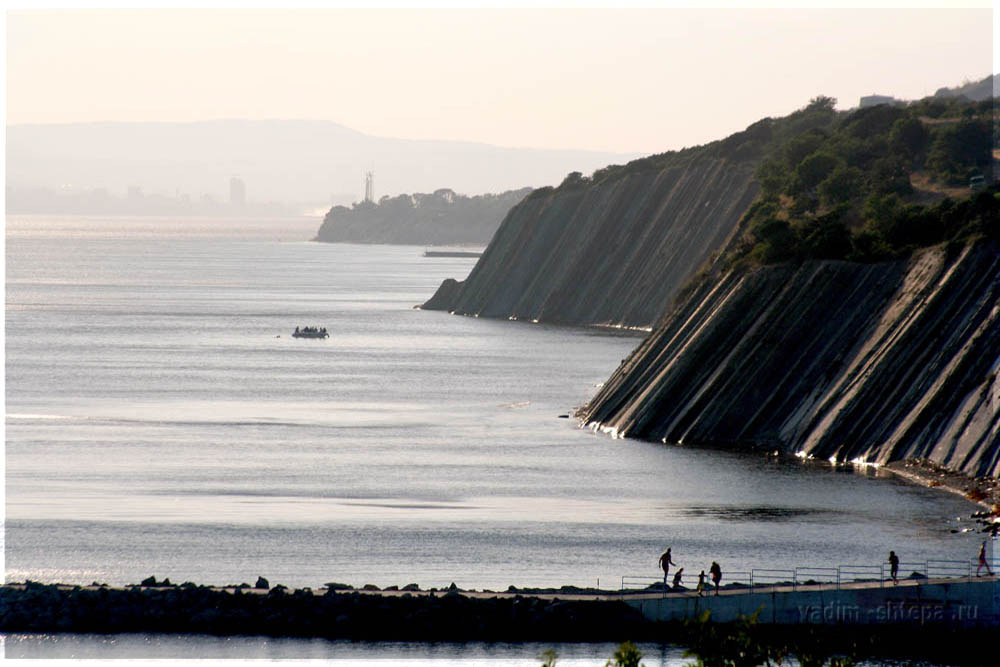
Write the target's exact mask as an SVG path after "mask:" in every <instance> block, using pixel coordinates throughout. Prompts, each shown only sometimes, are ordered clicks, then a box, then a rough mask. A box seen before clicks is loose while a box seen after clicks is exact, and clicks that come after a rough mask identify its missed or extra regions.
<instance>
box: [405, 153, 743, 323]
mask: <svg viewBox="0 0 1000 667" xmlns="http://www.w3.org/2000/svg"><path fill="white" fill-rule="evenodd" d="M753 170H754V166H753V163H750V162H744V161H736V160H728V159H725V158H716V157H708V156H706V157H701V158H700V159H694V160H692V161H691V162H690V163H685V164H678V165H669V166H666V167H663V168H648V169H641V170H625V171H623V172H620V173H617V174H615V175H614V176H610V177H607V178H603V179H599V178H597V177H596V176H597V175H595V178H594V179H584V178H581V177H580V175H579V174H571V175H570V177H568V178H567V182H564V183H563V185H562V186H560V187H559V188H558V189H552V188H544V189H541V190H536V191H535V192H534V193H532V194H531V195H529V196H528V197H527V198H526V199H525V200H524V201H522V202H521V203H520V204H518V205H517V206H515V207H514V208H513V209H512V210H511V211H510V213H509V214H508V215H507V217H506V218H505V219H504V221H503V222H502V223H501V225H500V228H499V229H498V230H497V233H496V235H495V236H494V237H493V240H492V241H491V242H490V245H489V247H488V248H487V250H486V252H485V254H484V255H483V257H482V258H481V259H480V261H479V263H478V264H476V266H475V268H474V269H473V270H472V272H471V273H470V274H469V277H468V278H467V279H466V280H465V281H464V282H457V281H455V280H448V281H445V283H444V284H443V285H442V286H441V287H440V288H439V289H438V291H437V293H436V294H435V295H434V296H433V297H432V298H431V299H430V300H429V301H427V303H425V304H423V306H422V307H423V308H426V309H431V310H448V311H452V312H455V313H458V314H463V315H476V316H484V317H496V318H511V319H523V320H534V321H545V322H553V323H560V324H584V325H587V324H606V325H613V326H623V327H639V328H647V327H650V326H651V325H652V324H653V322H655V321H656V319H657V318H658V317H659V316H660V315H661V314H662V313H663V312H664V311H665V310H666V308H667V306H668V305H669V303H670V301H671V300H672V299H673V297H674V296H675V294H676V293H677V290H678V289H679V288H680V287H681V286H682V285H683V283H684V282H685V280H686V279H687V278H688V277H689V276H690V275H691V274H692V273H694V272H695V271H696V270H697V269H698V268H699V267H700V266H701V265H702V264H704V263H705V262H706V261H708V260H709V258H710V257H711V256H712V254H713V253H715V252H718V251H719V250H721V249H722V248H723V247H724V246H725V244H726V243H727V242H728V241H729V240H730V239H731V237H732V235H733V234H734V232H735V230H736V228H737V226H738V224H739V221H740V217H741V216H742V215H743V213H744V212H745V211H746V209H747V207H748V206H749V205H750V203H751V202H752V201H753V200H754V198H755V197H756V196H757V192H758V187H757V184H756V182H755V181H754V177H753Z"/></svg>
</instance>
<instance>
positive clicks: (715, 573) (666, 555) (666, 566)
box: [658, 548, 722, 596]
mask: <svg viewBox="0 0 1000 667" xmlns="http://www.w3.org/2000/svg"><path fill="white" fill-rule="evenodd" d="M658 565H659V566H660V568H661V569H662V570H663V587H664V588H666V586H667V577H668V576H669V575H670V566H671V565H677V563H675V562H674V561H673V556H672V555H671V553H670V549H669V548H668V549H667V550H666V551H664V552H663V553H662V554H660V560H659V563H658ZM708 572H709V574H710V575H711V577H712V583H714V584H715V594H716V595H718V594H719V582H720V581H722V567H720V566H719V564H718V563H717V562H715V561H714V560H713V561H712V565H711V566H710V567H709V568H708ZM683 573H684V568H683V567H681V568H678V570H677V573H676V574H674V579H673V588H680V586H681V577H682V576H683ZM704 592H705V570H702V571H701V574H699V575H698V595H699V596H701V595H704Z"/></svg>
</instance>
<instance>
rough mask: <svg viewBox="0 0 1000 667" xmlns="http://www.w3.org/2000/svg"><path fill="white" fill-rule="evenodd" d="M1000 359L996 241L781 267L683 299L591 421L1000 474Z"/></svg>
mask: <svg viewBox="0 0 1000 667" xmlns="http://www.w3.org/2000/svg"><path fill="white" fill-rule="evenodd" d="M998 366H1000V252H998V249H997V246H996V244H995V243H992V242H980V243H977V244H973V245H969V246H966V247H964V248H959V249H953V250H952V251H950V252H949V250H948V249H946V248H944V247H936V248H931V249H928V250H924V251H922V252H919V253H918V254H916V255H914V256H913V257H912V258H911V259H909V260H907V261H897V262H889V263H882V264H872V265H865V264H853V263H849V262H831V261H825V262H810V263H806V264H803V265H801V266H776V267H767V268H760V269H757V270H753V271H750V272H744V273H735V272H734V273H730V274H728V275H726V276H724V277H722V278H721V279H719V280H711V281H703V284H702V285H700V286H699V287H697V288H695V289H694V290H693V291H692V292H691V293H690V294H688V295H687V296H686V297H684V298H682V299H679V300H678V302H677V303H675V304H674V306H673V309H672V310H671V312H670V313H669V314H668V315H667V316H665V317H664V319H663V320H662V321H661V322H660V323H659V325H658V326H657V327H656V329H655V330H654V331H653V333H652V334H651V335H650V336H649V337H648V338H647V339H646V340H645V341H644V342H643V343H642V344H641V345H640V346H639V347H638V348H637V349H636V350H635V351H634V352H633V353H632V354H631V355H630V356H629V358H628V359H626V360H625V362H623V364H622V365H621V367H619V369H618V370H617V371H616V372H615V374H614V375H613V376H612V377H611V378H610V379H609V381H608V382H607V383H606V384H605V386H604V387H603V388H602V389H601V391H600V393H599V394H598V395H597V396H595V397H594V399H593V400H592V402H591V403H590V404H589V405H588V406H587V407H586V408H584V409H583V410H582V411H581V413H580V417H581V418H582V419H583V420H584V421H585V422H587V423H589V424H590V425H592V426H594V427H599V428H601V429H604V430H607V431H609V432H611V433H613V434H615V435H617V436H630V437H638V438H644V439H653V440H662V441H664V442H674V443H712V444H742V445H746V444H758V445H762V446H766V447H768V448H774V449H781V450H784V451H786V452H795V453H799V452H801V453H802V455H807V456H814V457H816V458H823V459H828V458H831V457H835V458H836V459H837V460H839V461H845V460H855V459H860V460H862V461H866V462H878V463H885V462H888V461H893V460H898V459H903V458H910V457H917V458H927V459H930V460H932V461H934V462H936V463H938V464H941V465H944V466H947V467H949V468H952V469H956V470H961V471H964V472H966V473H969V474H972V475H991V476H998V475H1000V382H998V381H997V379H996V373H997V368H998Z"/></svg>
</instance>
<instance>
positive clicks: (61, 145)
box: [7, 120, 639, 210]
mask: <svg viewBox="0 0 1000 667" xmlns="http://www.w3.org/2000/svg"><path fill="white" fill-rule="evenodd" d="M638 156H639V154H618V153H604V152H595V151H582V150H581V151H574V150H542V149H530V148H501V147H497V146H490V145H487V144H478V143H469V142H457V141H413V140H406V139H390V138H384V137H374V136H371V135H367V134H363V133H361V132H357V131H355V130H352V129H350V128H347V127H344V126H342V125H338V124H337V123H333V122H328V121H310V120H217V121H203V122H193V123H117V122H104V123H80V124H64V125H13V126H10V127H8V128H7V187H8V190H9V191H10V190H11V189H13V190H14V191H18V190H31V189H36V190H37V189H39V188H48V189H52V190H53V191H56V192H64V193H66V192H73V193H77V194H79V193H81V192H87V191H92V190H102V191H104V192H103V193H102V196H107V195H110V196H112V197H124V196H125V195H126V192H128V188H129V187H132V188H133V191H132V193H133V195H134V194H135V193H136V188H139V189H141V193H142V194H143V195H150V194H153V195H158V196H165V197H185V196H186V197H190V198H192V200H194V201H200V200H201V199H202V198H203V196H205V195H207V196H208V197H209V198H210V199H214V200H216V201H221V202H225V201H227V200H228V199H229V184H230V179H231V178H233V177H238V178H239V179H241V180H242V181H243V182H244V183H245V185H246V201H247V202H248V203H249V202H310V203H313V204H314V205H315V206H317V207H322V208H323V209H324V210H325V209H326V208H328V207H329V206H330V205H331V204H347V203H351V202H354V201H360V200H361V199H362V192H363V182H364V181H363V179H364V172H366V171H371V172H373V173H374V182H375V196H376V197H375V198H376V199H379V198H381V197H382V196H383V195H391V196H396V195H398V194H401V193H412V192H433V191H435V190H438V189H440V188H449V189H451V190H453V191H455V192H458V193H462V194H470V195H472V194H480V193H487V192H490V193H498V192H502V191H505V190H511V189H515V188H521V187H524V186H526V185H529V186H533V187H541V186H545V185H552V184H557V183H559V182H560V181H561V180H562V179H563V177H564V176H565V175H566V174H567V173H568V172H571V171H582V172H584V173H590V172H591V171H593V170H595V169H599V168H601V167H605V166H607V165H609V164H612V163H624V162H627V161H629V160H630V159H633V158H635V157H638Z"/></svg>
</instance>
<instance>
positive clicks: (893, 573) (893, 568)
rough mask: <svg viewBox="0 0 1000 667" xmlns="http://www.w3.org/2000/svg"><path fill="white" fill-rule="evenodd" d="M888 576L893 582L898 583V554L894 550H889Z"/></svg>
mask: <svg viewBox="0 0 1000 667" xmlns="http://www.w3.org/2000/svg"><path fill="white" fill-rule="evenodd" d="M889 576H890V577H891V578H892V583H893V584H898V583H899V556H897V555H896V552H895V551H890V552H889Z"/></svg>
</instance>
